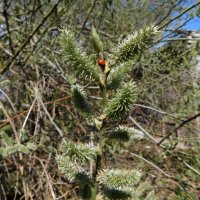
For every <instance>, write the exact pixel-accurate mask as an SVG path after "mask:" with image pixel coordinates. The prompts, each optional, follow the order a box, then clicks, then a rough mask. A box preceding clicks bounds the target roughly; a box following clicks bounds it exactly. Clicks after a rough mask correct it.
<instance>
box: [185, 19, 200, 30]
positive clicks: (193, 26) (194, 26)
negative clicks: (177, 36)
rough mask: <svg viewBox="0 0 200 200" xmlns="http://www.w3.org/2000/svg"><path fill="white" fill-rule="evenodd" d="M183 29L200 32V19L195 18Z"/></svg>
mask: <svg viewBox="0 0 200 200" xmlns="http://www.w3.org/2000/svg"><path fill="white" fill-rule="evenodd" d="M182 29H184V30H192V31H198V30H199V31H200V17H195V18H193V19H192V20H191V21H190V22H188V23H187V24H186V25H185V26H183V28H182Z"/></svg>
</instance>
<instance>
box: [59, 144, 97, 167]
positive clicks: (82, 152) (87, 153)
mask: <svg viewBox="0 0 200 200" xmlns="http://www.w3.org/2000/svg"><path fill="white" fill-rule="evenodd" d="M97 150H98V149H97V147H94V146H90V145H85V144H81V143H80V144H76V143H74V142H72V141H64V142H63V144H62V146H61V151H62V152H63V155H64V156H68V157H69V158H70V160H71V161H72V162H77V163H80V164H81V163H87V162H88V161H89V160H91V159H95V158H96V155H97Z"/></svg>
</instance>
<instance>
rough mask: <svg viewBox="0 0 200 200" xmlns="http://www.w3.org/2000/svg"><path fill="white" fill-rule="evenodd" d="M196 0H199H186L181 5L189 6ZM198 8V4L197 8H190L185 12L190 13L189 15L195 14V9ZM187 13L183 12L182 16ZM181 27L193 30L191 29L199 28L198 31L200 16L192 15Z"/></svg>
mask: <svg viewBox="0 0 200 200" xmlns="http://www.w3.org/2000/svg"><path fill="white" fill-rule="evenodd" d="M198 1H199V0H187V1H186V2H185V3H184V4H182V6H184V7H186V8H187V7H190V6H192V5H194V4H195V3H197V2H198ZM198 9H200V5H199V6H198V7H197V8H195V9H192V10H191V11H189V12H188V13H187V14H190V16H191V15H195V13H196V10H198ZM187 14H185V15H184V16H183V17H185V18H186V17H187ZM199 16H200V15H199ZM182 29H184V30H193V31H197V30H199V31H200V17H194V18H193V19H192V20H191V21H189V22H188V23H187V24H186V25H185V26H183V27H182Z"/></svg>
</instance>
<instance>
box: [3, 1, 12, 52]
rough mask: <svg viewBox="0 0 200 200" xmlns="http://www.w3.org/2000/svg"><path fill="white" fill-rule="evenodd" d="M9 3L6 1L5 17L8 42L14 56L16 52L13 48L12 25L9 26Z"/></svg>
mask: <svg viewBox="0 0 200 200" xmlns="http://www.w3.org/2000/svg"><path fill="white" fill-rule="evenodd" d="M7 3H8V2H7V0H4V8H3V16H4V18H5V22H6V29H7V33H8V41H9V46H10V50H11V52H12V54H14V53H15V51H14V48H13V45H12V38H11V32H10V24H9V19H8V12H7V11H8V8H9V5H8V4H7Z"/></svg>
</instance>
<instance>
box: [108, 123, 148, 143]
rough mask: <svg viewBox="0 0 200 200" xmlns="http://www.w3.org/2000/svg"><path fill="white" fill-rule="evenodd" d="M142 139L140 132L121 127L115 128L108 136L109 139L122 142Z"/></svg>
mask: <svg viewBox="0 0 200 200" xmlns="http://www.w3.org/2000/svg"><path fill="white" fill-rule="evenodd" d="M143 137H144V134H143V133H142V132H141V131H139V130H137V129H135V128H129V127H126V126H123V125H122V126H119V127H117V128H115V129H114V131H113V132H112V133H111V134H110V136H109V138H110V139H116V140H119V141H124V142H128V141H129V140H130V139H135V138H143Z"/></svg>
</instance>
